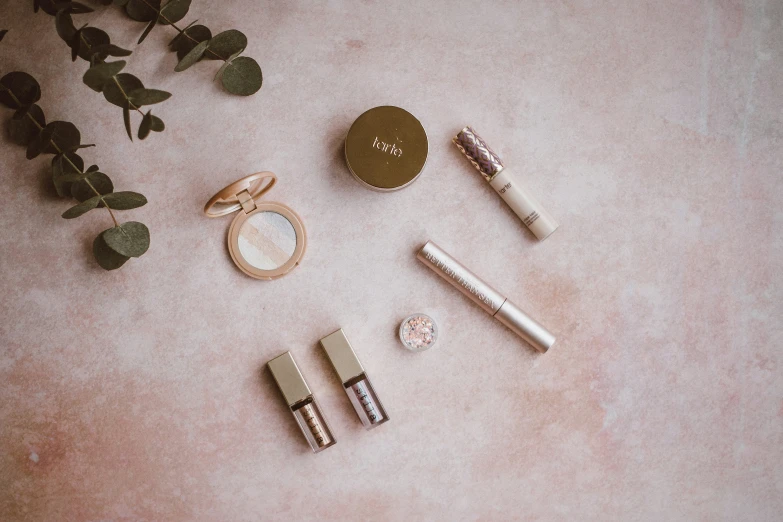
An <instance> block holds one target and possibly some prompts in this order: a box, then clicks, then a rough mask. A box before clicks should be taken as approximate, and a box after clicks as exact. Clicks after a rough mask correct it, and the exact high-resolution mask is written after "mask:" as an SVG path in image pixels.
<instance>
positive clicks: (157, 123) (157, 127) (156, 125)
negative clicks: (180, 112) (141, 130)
mask: <svg viewBox="0 0 783 522" xmlns="http://www.w3.org/2000/svg"><path fill="white" fill-rule="evenodd" d="M165 128H166V126H165V125H164V124H163V120H161V119H160V118H158V117H157V116H153V117H152V127H151V129H152V132H163V131H164V129H165Z"/></svg>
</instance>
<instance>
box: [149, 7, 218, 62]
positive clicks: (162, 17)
mask: <svg viewBox="0 0 783 522" xmlns="http://www.w3.org/2000/svg"><path fill="white" fill-rule="evenodd" d="M141 1H142V2H143V3H144V5H146V6H147V7H149V8H150V9H152V10H154V11H155V12H156V13H158V16H159V17H160V18H161V19H163V20H164V21H166V22H168V24H169V25H170V26H171V27H173V28H174V29H176V30H177V31H179V34H181V35H184V36H185V37H187V39H188V40H190V41H191V42H193V43H195V44H198V43H201V42H199V41H197V40H196V39H195V38H193V37H192V36H190V35H189V34H188V33H186V32H185V31H183V30H182V29H180V28H179V27H177V26H176V25H174V22H172V21H171V20H169V19H168V18H166V17H165V16H164V15H163V14H162V13H161V12H160V11H161V9H158V8H157V7H155V6H154V5H152V4H150V3H149V2H147V0H141ZM206 52H207V53H209V54H211V55H212V56H214V57H215V58H217V59H219V60H223V61H224V62H227V61H228V59H227V58H223V57H222V56H220V55H219V54H217V53H216V52H214V51H211V50H210V49H209V48H207V50H206Z"/></svg>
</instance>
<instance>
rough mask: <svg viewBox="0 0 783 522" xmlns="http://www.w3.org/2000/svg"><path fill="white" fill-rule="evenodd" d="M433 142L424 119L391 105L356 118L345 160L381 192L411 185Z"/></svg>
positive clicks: (355, 173) (362, 180)
mask: <svg viewBox="0 0 783 522" xmlns="http://www.w3.org/2000/svg"><path fill="white" fill-rule="evenodd" d="M428 151H429V144H428V142H427V133H426V132H425V131H424V127H423V126H422V125H421V122H419V120H417V119H416V117H415V116H413V115H412V114H411V113H409V112H408V111H406V110H404V109H400V108H399V107H393V106H391V105H386V106H381V107H375V108H373V109H370V110H368V111H366V112H365V113H363V114H362V115H361V116H359V117H358V118H356V121H354V122H353V125H351V128H350V130H349V131H348V135H347V136H346V137H345V162H346V163H347V164H348V170H349V171H351V174H353V177H354V178H356V179H357V181H359V182H360V183H361V184H362V185H364V186H365V187H368V188H370V189H373V190H379V191H381V192H390V191H393V190H399V189H401V188H403V187H407V186H408V185H410V184H411V183H413V182H414V180H415V179H416V178H417V177H419V174H421V171H422V169H424V164H425V163H426V162H427V153H428Z"/></svg>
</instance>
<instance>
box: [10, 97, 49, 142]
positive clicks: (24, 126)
mask: <svg viewBox="0 0 783 522" xmlns="http://www.w3.org/2000/svg"><path fill="white" fill-rule="evenodd" d="M33 120H35V121H36V122H38V125H40V126H41V127H46V118H45V117H44V113H43V110H41V107H39V106H38V105H37V104H33V105H31V106H30V109H29V110H28V111H27V113H26V114H25V115H24V116H23V117H21V118H17V117H13V118H12V119H11V121H10V122H9V124H8V130H9V134H10V137H11V141H13V142H14V143H16V144H17V145H23V146H25V147H26V146H27V145H28V144H29V143H30V142H31V141H32V140H33V138H35V137H36V136H37V135H38V133H39V132H40V128H39V127H38V125H36V124H35V123H34V122H33Z"/></svg>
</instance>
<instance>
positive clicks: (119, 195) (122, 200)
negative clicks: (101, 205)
mask: <svg viewBox="0 0 783 522" xmlns="http://www.w3.org/2000/svg"><path fill="white" fill-rule="evenodd" d="M103 200H104V201H106V204H107V205H109V207H110V208H113V209H115V210H130V209H132V208H139V207H143V206H144V205H146V204H147V198H145V197H144V196H143V195H142V194H139V193H138V192H130V191H125V192H112V193H111V194H106V196H104V197H103Z"/></svg>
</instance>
